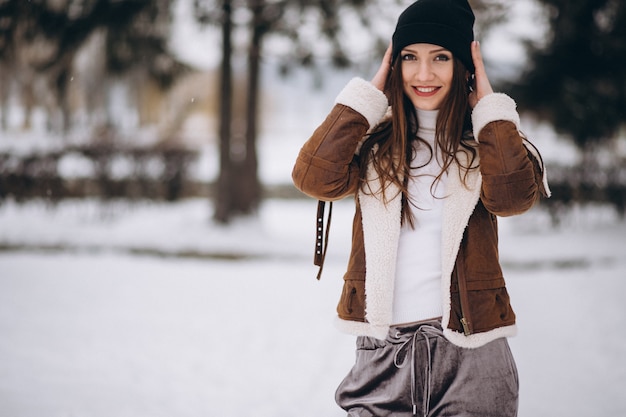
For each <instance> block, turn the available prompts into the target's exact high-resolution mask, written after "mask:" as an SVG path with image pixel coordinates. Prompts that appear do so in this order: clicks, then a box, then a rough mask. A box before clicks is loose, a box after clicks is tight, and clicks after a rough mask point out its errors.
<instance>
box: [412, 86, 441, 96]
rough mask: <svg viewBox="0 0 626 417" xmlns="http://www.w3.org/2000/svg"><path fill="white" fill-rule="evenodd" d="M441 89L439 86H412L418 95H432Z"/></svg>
mask: <svg viewBox="0 0 626 417" xmlns="http://www.w3.org/2000/svg"><path fill="white" fill-rule="evenodd" d="M440 89H441V87H413V91H414V92H415V94H417V95H418V96H419V97H432V96H434V95H435V94H437V92H438V91H439V90H440Z"/></svg>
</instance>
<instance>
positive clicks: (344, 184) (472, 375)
mask: <svg viewBox="0 0 626 417" xmlns="http://www.w3.org/2000/svg"><path fill="white" fill-rule="evenodd" d="M473 24H474V14H473V12H472V10H471V8H470V6H469V4H468V3H467V0H419V1H417V2H415V3H413V4H412V5H411V6H409V7H408V8H407V9H406V10H405V11H404V12H403V13H402V14H401V15H400V17H399V19H398V22H397V26H396V30H395V32H394V35H393V38H392V44H391V45H390V47H389V49H388V50H387V53H386V54H385V57H384V58H383V61H382V64H381V66H380V69H379V70H378V72H377V73H376V75H375V76H374V78H373V79H372V81H371V82H366V81H364V80H361V79H358V78H357V79H353V80H352V81H350V83H349V84H348V85H347V86H346V87H345V88H344V90H343V91H342V92H341V93H340V94H339V96H338V97H337V101H336V104H335V106H334V108H333V109H332V111H331V112H330V114H329V115H328V117H327V118H326V120H325V121H324V122H323V123H322V125H321V126H320V127H319V128H318V129H317V130H316V131H315V132H314V134H313V136H312V137H311V138H310V139H309V140H308V141H307V142H306V143H305V145H304V146H303V148H302V150H301V151H300V154H299V156H298V159H297V161H296V164H295V167H294V170H293V179H294V183H295V185H296V186H297V187H298V188H299V189H300V190H302V191H303V192H305V193H307V194H308V195H310V196H312V197H315V198H318V199H320V200H327V201H332V200H336V199H341V198H343V197H346V196H350V195H354V196H355V203H356V212H355V217H354V224H353V235H352V250H351V255H350V259H349V263H348V270H347V272H346V273H345V275H344V288H343V293H342V295H341V299H340V301H339V305H338V307H337V312H338V316H339V317H338V320H337V323H338V326H339V327H340V328H341V329H343V330H344V331H347V332H349V333H352V334H355V335H357V336H358V338H357V357H356V363H355V365H354V367H353V369H352V370H351V372H350V373H349V374H348V376H347V377H346V378H345V379H344V381H343V382H342V383H341V385H340V386H339V388H338V390H337V395H336V400H337V402H338V404H339V405H340V406H341V407H342V408H343V409H345V410H346V411H347V412H348V415H349V416H389V415H393V416H405V415H406V416H409V415H423V416H481V417H485V416H515V415H516V414H517V398H518V381H517V371H516V368H515V363H514V361H513V358H512V357H511V352H510V350H509V347H508V343H507V340H506V337H509V336H513V335H514V334H515V332H516V327H515V314H514V313H513V310H512V308H511V305H510V303H509V296H508V293H507V290H506V287H505V282H504V278H503V276H502V270H501V267H500V265H499V261H498V248H497V240H498V238H497V220H496V216H510V215H515V214H520V213H523V212H525V211H526V210H528V209H529V208H530V207H532V206H533V204H534V203H535V202H536V200H537V199H538V198H539V195H540V194H544V195H546V196H547V195H548V194H549V190H548V186H547V182H546V181H545V175H544V171H543V166H542V162H541V158H540V156H539V154H538V152H537V151H536V149H535V148H534V147H533V146H532V145H530V143H529V142H528V141H526V140H525V139H524V138H523V136H522V135H521V134H520V131H519V116H518V114H517V112H516V110H515V103H514V101H513V100H512V99H511V98H509V97H507V96H506V95H503V94H496V93H493V91H492V88H491V85H490V83H489V80H488V78H487V75H486V73H485V68H484V65H483V61H482V57H481V53H480V47H479V45H478V43H477V42H474V41H473V39H474V36H473ZM473 80H475V81H473ZM474 84H475V85H474Z"/></svg>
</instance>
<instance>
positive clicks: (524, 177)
mask: <svg viewBox="0 0 626 417" xmlns="http://www.w3.org/2000/svg"><path fill="white" fill-rule="evenodd" d="M519 122H520V121H519V115H518V113H517V111H516V105H515V102H514V101H513V100H512V99H511V98H510V97H508V96H506V95H504V94H499V93H497V94H496V93H494V94H489V95H487V96H485V97H483V98H482V99H481V100H480V101H479V102H478V104H477V105H476V107H475V108H474V111H473V112H472V123H473V128H474V137H475V138H476V140H477V141H478V143H479V144H478V153H479V156H480V171H481V174H482V177H483V180H482V189H481V199H482V202H483V204H484V205H485V207H486V208H487V210H489V211H490V212H491V213H493V214H495V215H498V216H511V215H515V214H520V213H523V212H525V211H526V210H528V209H530V208H531V207H532V206H533V205H534V203H535V202H536V201H537V200H538V199H539V196H540V194H544V195H545V196H549V194H550V191H549V188H548V184H547V180H546V176H545V168H544V167H543V162H542V160H541V156H540V155H539V152H538V151H537V149H536V148H535V147H534V146H532V145H531V144H530V142H528V141H527V140H526V139H525V138H523V136H522V135H521V134H520V132H519V124H520V123H519Z"/></svg>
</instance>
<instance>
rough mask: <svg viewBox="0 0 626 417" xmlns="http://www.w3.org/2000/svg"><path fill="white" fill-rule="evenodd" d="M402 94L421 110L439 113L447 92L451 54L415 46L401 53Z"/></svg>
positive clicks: (443, 49) (433, 47)
mask: <svg viewBox="0 0 626 417" xmlns="http://www.w3.org/2000/svg"><path fill="white" fill-rule="evenodd" d="M400 59H401V62H402V83H403V85H404V94H406V95H407V97H409V99H410V100H411V102H412V103H413V105H414V106H415V107H416V108H418V109H420V110H438V109H439V108H440V107H441V103H443V100H444V98H446V96H447V95H448V93H449V92H450V87H451V85H452V77H453V73H454V60H453V58H452V52H450V51H449V50H447V49H445V48H443V47H441V46H438V45H432V44H429V43H415V44H412V45H409V46H407V47H405V48H404V49H403V50H402V51H401V52H400Z"/></svg>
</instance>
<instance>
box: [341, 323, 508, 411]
mask: <svg viewBox="0 0 626 417" xmlns="http://www.w3.org/2000/svg"><path fill="white" fill-rule="evenodd" d="M518 390H519V384H518V377H517V368H516V367H515V362H514V360H513V356H512V355H511V350H510V349H509V344H508V342H507V340H506V339H497V340H494V341H493V342H491V343H488V344H486V345H484V346H482V347H480V348H477V349H466V348H461V347H458V346H456V345H453V344H452V343H450V342H449V341H448V340H447V339H446V338H445V337H444V336H443V332H442V329H441V324H440V322H438V321H433V322H427V323H421V324H416V325H413V326H408V327H392V328H391V330H390V331H389V334H388V336H387V339H386V340H378V339H376V338H372V337H368V336H359V337H358V338H357V351H356V363H355V365H354V367H353V368H352V370H351V371H350V372H349V373H348V375H347V376H346V378H345V379H344V380H343V381H342V383H341V384H340V385H339V388H338V389H337V393H336V401H337V404H339V406H340V407H341V408H343V409H344V410H346V411H347V412H348V416H349V417H372V416H375V417H384V416H396V417H398V416H424V417H452V416H454V417H470V416H471V417H496V416H497V417H514V416H516V415H517V403H518Z"/></svg>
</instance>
